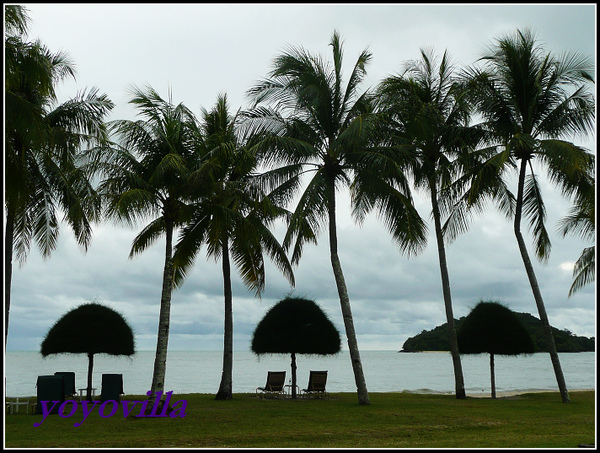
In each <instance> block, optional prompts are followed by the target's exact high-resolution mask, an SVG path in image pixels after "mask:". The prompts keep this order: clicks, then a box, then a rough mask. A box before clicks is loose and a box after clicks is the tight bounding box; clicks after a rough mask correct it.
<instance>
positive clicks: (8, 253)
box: [4, 203, 15, 351]
mask: <svg viewBox="0 0 600 453" xmlns="http://www.w3.org/2000/svg"><path fill="white" fill-rule="evenodd" d="M14 223H15V212H14V208H13V207H12V203H8V209H7V213H6V231H5V236H4V350H5V351H6V344H7V343H8V319H9V314H10V291H11V286H12V258H13V242H14Z"/></svg>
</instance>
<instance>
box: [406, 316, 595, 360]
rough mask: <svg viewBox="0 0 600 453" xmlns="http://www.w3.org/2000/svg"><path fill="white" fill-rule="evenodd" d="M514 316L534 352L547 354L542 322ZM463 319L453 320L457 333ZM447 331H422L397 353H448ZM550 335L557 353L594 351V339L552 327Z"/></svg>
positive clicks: (443, 325) (438, 328)
mask: <svg viewBox="0 0 600 453" xmlns="http://www.w3.org/2000/svg"><path fill="white" fill-rule="evenodd" d="M516 314H517V316H518V317H519V320H520V321H521V323H523V326H525V328H526V329H527V330H528V331H529V334H530V335H531V339H532V340H533V344H534V346H535V352H548V349H547V347H546V339H545V337H544V331H543V328H542V322H541V321H540V320H539V319H538V318H536V317H535V316H533V315H531V314H529V313H516ZM465 318H466V316H463V317H462V318H460V319H458V320H457V319H455V320H454V322H455V325H456V329H457V331H458V329H459V328H460V324H461V322H462V321H463V320H464V319H465ZM447 329H448V323H444V324H442V325H441V326H437V327H436V328H434V329H433V330H424V331H423V332H421V333H419V334H417V335H415V336H414V337H410V338H409V339H407V340H406V341H405V342H404V345H403V346H402V350H401V351H399V352H423V351H450V343H449V342H448V332H447ZM552 335H553V336H554V343H555V344H556V350H557V351H558V352H589V351H595V350H596V340H595V338H594V337H591V338H587V337H580V336H577V335H575V334H573V333H571V332H569V331H568V330H567V329H565V330H559V329H557V328H555V327H552Z"/></svg>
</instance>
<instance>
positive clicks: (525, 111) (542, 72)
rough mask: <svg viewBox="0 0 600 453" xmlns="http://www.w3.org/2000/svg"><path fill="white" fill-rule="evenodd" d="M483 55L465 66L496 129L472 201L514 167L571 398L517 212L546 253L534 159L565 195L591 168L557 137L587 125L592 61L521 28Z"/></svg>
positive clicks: (584, 154) (519, 205) (519, 206)
mask: <svg viewBox="0 0 600 453" xmlns="http://www.w3.org/2000/svg"><path fill="white" fill-rule="evenodd" d="M482 61H483V63H484V65H483V68H481V69H477V68H472V69H470V70H469V71H468V73H467V76H468V77H469V79H470V86H469V93H471V95H472V99H473V101H474V103H475V106H476V107H477V110H478V112H479V113H480V114H481V115H482V117H483V126H484V127H486V128H487V130H488V131H490V132H491V133H493V134H494V138H495V140H494V141H493V143H494V144H496V145H497V150H498V152H497V153H496V154H495V155H494V156H493V157H492V158H491V159H489V161H488V162H487V164H486V165H484V166H483V167H481V168H480V169H478V171H477V172H476V173H475V175H474V177H473V189H472V190H471V194H470V196H471V200H470V201H471V202H472V203H476V202H477V200H478V199H481V198H483V197H487V196H490V195H491V192H490V190H495V189H494V187H493V186H489V185H488V186H486V182H485V180H486V179H487V178H488V177H489V176H490V175H492V176H498V175H500V176H504V175H505V174H506V172H507V171H509V170H511V169H513V168H516V169H517V170H518V185H517V197H516V207H515V215H514V232H515V236H516V239H517V243H518V246H519V251H520V253H521V258H522V260H523V263H524V265H525V269H526V272H527V277H528V279H529V283H530V285H531V290H532V292H533V296H534V299H535V303H536V305H537V309H538V312H539V315H540V320H541V321H542V323H543V327H544V332H545V335H546V342H547V344H548V347H549V349H550V357H551V361H552V365H553V367H554V372H555V375H556V379H557V383H558V387H559V389H560V393H561V398H562V400H563V402H569V401H570V399H569V394H568V391H567V387H566V383H565V380H564V376H563V373H562V369H561V366H560V361H559V358H558V354H557V352H556V347H555V344H554V339H553V336H552V330H551V329H550V324H549V322H548V315H547V313H546V308H545V305H544V300H543V298H542V292H541V289H540V287H539V284H538V282H537V278H536V275H535V270H534V268H533V264H532V263H531V259H530V258H529V253H528V251H527V247H526V243H525V239H524V237H523V234H522V232H521V220H522V218H523V216H525V217H527V218H528V220H529V225H530V227H531V229H532V233H533V236H534V242H535V249H536V255H537V257H538V258H539V259H541V260H544V259H546V258H547V257H548V255H549V253H550V246H551V244H550V238H549V236H548V233H547V231H546V228H545V206H544V202H543V197H542V193H541V190H540V185H539V181H538V178H537V176H536V174H535V172H534V162H535V163H538V165H541V166H545V167H546V169H547V171H548V175H549V178H550V181H552V182H553V183H555V184H557V185H558V186H559V187H560V189H561V191H562V193H563V194H564V195H567V196H572V195H575V194H577V191H578V188H579V187H580V186H581V184H583V183H585V181H586V178H588V175H589V174H590V173H591V172H592V171H593V170H592V169H593V166H594V156H593V154H591V153H590V152H589V151H587V150H585V149H583V148H581V147H579V146H576V145H575V144H573V143H572V142H569V141H566V140H563V139H561V137H564V136H574V135H576V134H585V133H587V132H588V131H590V130H591V129H592V127H593V122H594V100H593V95H592V94H591V93H590V91H589V89H588V86H587V83H588V82H593V78H592V75H591V74H592V73H591V71H592V62H591V60H590V59H589V58H586V57H584V56H582V55H579V54H576V53H568V54H565V55H563V56H562V57H560V58H558V57H555V56H553V55H552V54H550V53H546V51H545V50H544V48H543V47H542V46H541V45H540V44H538V43H537V42H536V39H535V36H534V34H533V33H532V32H530V31H527V30H526V31H521V30H517V32H516V34H514V35H508V36H505V37H503V38H500V39H499V40H498V41H497V43H496V44H495V46H493V47H491V48H490V51H489V53H488V54H487V55H485V56H484V57H483V58H482ZM486 187H487V188H486ZM488 189H489V190H488Z"/></svg>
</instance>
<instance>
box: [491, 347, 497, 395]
mask: <svg viewBox="0 0 600 453" xmlns="http://www.w3.org/2000/svg"><path fill="white" fill-rule="evenodd" d="M490 381H491V384H490V385H491V388H492V398H496V371H495V370H494V353H493V352H490Z"/></svg>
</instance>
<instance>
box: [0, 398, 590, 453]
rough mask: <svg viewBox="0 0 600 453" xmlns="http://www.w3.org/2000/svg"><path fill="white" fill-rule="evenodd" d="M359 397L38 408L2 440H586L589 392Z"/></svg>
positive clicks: (241, 443)
mask: <svg viewBox="0 0 600 453" xmlns="http://www.w3.org/2000/svg"><path fill="white" fill-rule="evenodd" d="M369 396H370V399H371V405H369V406H361V405H359V404H358V400H357V396H356V394H354V393H336V394H332V395H331V396H330V398H329V399H302V400H277V399H259V398H257V397H256V396H255V395H254V394H234V398H233V399H232V400H228V401H215V400H214V396H213V395H201V394H190V395H173V398H172V400H171V403H172V404H173V403H174V402H176V401H178V400H186V401H187V408H186V415H185V417H183V418H181V417H176V418H140V417H128V418H124V417H123V412H122V409H121V408H119V409H118V411H117V412H116V414H115V415H113V416H112V417H107V418H102V417H100V415H99V413H98V406H96V408H95V410H94V411H93V412H92V413H91V414H90V415H89V416H88V418H87V419H86V420H85V421H84V422H83V423H82V424H81V426H79V427H74V426H73V424H74V423H79V422H81V421H82V419H83V413H82V410H81V408H79V410H78V411H77V413H75V414H74V415H73V416H72V417H71V418H62V417H60V416H58V415H49V416H48V417H47V418H46V420H45V421H44V422H43V423H42V425H41V426H39V427H34V426H33V424H34V423H39V422H41V421H42V415H25V414H22V413H21V414H15V415H7V416H6V417H5V447H7V448H14V447H29V448H44V447H53V448H69V447H72V448H80V447H84V448H86V447H87V448H90V447H95V448H111V447H133V448H135V447H137V448H144V447H148V448H169V447H177V448H203V447H213V448H236V447H237V448H243V447H248V448H257V447H270V448H276V447H283V448H285V447H305V448H311V447H312V448H319V447H321V448H326V447H332V448H333V447H372V448H386V447H388V448H443V447H448V448H450V447H455V448H458V447H462V448H477V447H479V448H485V447H497V448H517V447H518V448H560V447H565V448H574V447H577V446H578V445H580V444H593V443H594V442H595V426H596V420H595V392H594V391H586V392H572V393H571V395H570V396H571V403H568V404H565V403H562V402H561V398H560V396H559V394H558V393H556V392H548V393H529V394H524V395H520V396H516V397H509V398H508V397H507V398H498V399H496V400H492V399H489V398H467V399H466V400H457V399H456V398H454V397H453V396H449V395H421V394H409V393H371V394H370V395H369ZM123 399H126V400H142V399H143V398H142V397H141V396H137V397H135V396H127V397H125V398H123ZM180 406H181V405H180ZM108 409H110V407H108ZM68 412H69V410H67V411H66V413H68ZM138 413H139V411H138V410H137V409H136V410H135V411H133V412H132V414H136V415H137V414H138Z"/></svg>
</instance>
